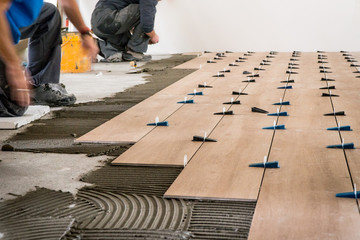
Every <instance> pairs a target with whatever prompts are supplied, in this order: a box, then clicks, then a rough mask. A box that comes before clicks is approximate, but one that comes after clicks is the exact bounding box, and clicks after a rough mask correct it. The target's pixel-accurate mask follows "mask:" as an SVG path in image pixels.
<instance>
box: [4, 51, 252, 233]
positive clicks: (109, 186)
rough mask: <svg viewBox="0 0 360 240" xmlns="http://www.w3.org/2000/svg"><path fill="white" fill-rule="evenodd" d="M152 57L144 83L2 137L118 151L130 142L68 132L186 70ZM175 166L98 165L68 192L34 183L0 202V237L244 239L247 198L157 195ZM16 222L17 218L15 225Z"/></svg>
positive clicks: (59, 147) (83, 128)
mask: <svg viewBox="0 0 360 240" xmlns="http://www.w3.org/2000/svg"><path fill="white" fill-rule="evenodd" d="M175 57H176V56H175ZM178 57H179V56H178ZM183 60H184V59H183V58H182V60H181V61H179V62H178V64H179V63H181V62H182V61H183ZM154 64H156V63H154V62H152V63H149V64H148V65H147V67H146V68H145V71H148V72H150V73H151V74H152V75H153V76H152V77H151V79H150V83H149V84H145V85H141V86H137V87H134V88H132V89H130V90H128V91H126V92H125V93H121V94H118V95H117V96H116V97H115V98H108V99H105V100H104V101H101V102H96V103H89V104H79V105H77V106H75V107H72V108H67V109H65V110H62V111H58V112H55V113H54V117H55V118H54V119H46V120H40V121H37V122H36V123H35V124H34V126H32V127H29V128H28V130H27V131H25V132H24V133H22V134H18V135H17V136H15V137H14V138H12V139H11V140H10V141H9V143H10V144H11V145H13V146H14V147H15V150H18V151H36V152H38V151H40V152H41V151H45V152H66V153H80V152H85V153H87V154H89V155H101V154H109V155H111V154H114V155H120V154H121V153H122V152H124V151H125V150H126V149H127V148H129V147H130V146H129V145H116V146H113V145H102V146H101V147H98V146H96V145H73V144H72V140H73V138H74V136H80V135H82V134H84V133H86V132H88V131H89V130H91V129H93V128H94V127H96V126H97V125H99V124H101V123H103V122H105V121H106V120H108V119H110V118H112V117H113V116H115V115H117V114H119V113H121V112H122V111H125V110H126V109H128V108H129V107H131V106H133V105H134V104H136V103H138V102H139V101H141V100H143V99H145V98H147V97H149V96H151V95H152V94H154V93H155V92H157V91H159V90H161V89H162V88H164V87H165V86H167V85H169V84H170V83H172V82H174V81H176V80H178V79H180V78H182V77H183V76H185V75H186V74H188V73H190V72H192V70H189V71H186V70H181V71H180V72H179V71H177V70H174V69H169V68H170V67H173V65H171V62H170V63H169V62H168V61H167V60H165V61H163V62H162V64H163V66H162V67H161V68H159V66H158V65H154ZM168 64H170V65H168ZM156 66H157V68H156V69H155V67H156ZM151 69H152V70H151ZM154 69H155V70H154ZM176 72H177V73H178V74H176ZM174 74H175V75H176V76H174ZM179 76H182V77H179ZM164 79H167V81H166V82H164V83H163V82H162V81H163V80H164ZM169 79H170V80H169ZM89 114H91V116H92V118H91V119H89V117H88V116H89ZM77 121H79V123H78V122H77ZM49 143H52V145H49ZM181 170H182V169H181V168H165V167H164V168H155V167H124V166H105V167H104V168H102V169H100V170H97V171H94V172H91V173H89V174H87V175H86V176H84V177H83V178H82V181H85V182H88V183H92V184H94V187H92V188H84V189H82V190H80V191H79V192H78V194H77V196H76V198H73V196H72V195H71V194H70V193H64V192H56V191H51V190H47V189H37V190H36V191H34V192H30V193H28V194H26V195H25V196H23V197H19V198H17V199H15V200H11V201H6V202H3V203H0V212H1V213H2V215H1V216H0V233H5V234H6V235H5V237H4V238H3V239H38V238H39V237H40V236H41V233H46V234H49V235H48V236H53V238H54V239H60V238H62V239H247V236H248V233H249V229H250V225H251V221H252V216H253V213H254V208H255V203H254V202H220V201H214V202H199V201H190V200H179V199H170V200H169V199H163V198H162V197H161V196H162V195H163V194H164V193H165V191H166V190H167V189H168V187H170V185H171V184H172V182H173V181H174V180H175V179H176V177H177V176H178V174H179V173H180V172H181ZM74 219H75V221H74ZM46 220H48V221H46ZM31 221H33V222H31ZM17 222H19V223H24V224H25V225H19V226H20V227H19V226H17V225H16V223H17ZM70 227H71V229H70ZM66 233H67V234H66ZM10 234H19V235H17V236H16V237H12V236H15V235H12V236H11V235H10ZM50 234H51V235H50ZM64 234H66V235H65V236H64ZM9 236H10V237H9Z"/></svg>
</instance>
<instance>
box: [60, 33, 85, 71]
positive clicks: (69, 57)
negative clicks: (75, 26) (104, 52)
mask: <svg viewBox="0 0 360 240" xmlns="http://www.w3.org/2000/svg"><path fill="white" fill-rule="evenodd" d="M62 40H63V44H62V45H61V72H63V73H81V72H89V71H90V70H91V58H90V57H89V56H88V54H87V52H86V50H85V49H84V48H83V47H82V46H81V37H80V34H79V33H65V35H63V36H62Z"/></svg>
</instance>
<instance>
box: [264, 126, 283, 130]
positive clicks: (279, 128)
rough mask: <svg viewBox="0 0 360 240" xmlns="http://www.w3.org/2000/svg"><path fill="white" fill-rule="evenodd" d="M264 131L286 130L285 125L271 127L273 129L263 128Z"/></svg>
mask: <svg viewBox="0 0 360 240" xmlns="http://www.w3.org/2000/svg"><path fill="white" fill-rule="evenodd" d="M263 129H270V130H272V129H278V130H285V125H276V126H271V127H263Z"/></svg>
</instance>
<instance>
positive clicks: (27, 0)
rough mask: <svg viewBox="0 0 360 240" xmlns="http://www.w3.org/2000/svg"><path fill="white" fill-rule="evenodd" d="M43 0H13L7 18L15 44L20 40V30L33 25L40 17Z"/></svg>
mask: <svg viewBox="0 0 360 240" xmlns="http://www.w3.org/2000/svg"><path fill="white" fill-rule="evenodd" d="M42 5H43V0H13V1H12V3H11V6H10V9H9V10H8V11H7V13H6V16H7V19H8V21H9V24H10V29H11V33H12V36H13V39H14V43H18V42H19V40H20V36H21V33H20V30H19V29H20V28H22V27H27V26H29V25H31V24H32V23H33V22H34V21H35V20H36V19H37V18H38V16H39V14H40V11H41V8H42Z"/></svg>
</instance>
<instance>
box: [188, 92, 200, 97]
mask: <svg viewBox="0 0 360 240" xmlns="http://www.w3.org/2000/svg"><path fill="white" fill-rule="evenodd" d="M188 95H192V96H194V95H204V94H203V92H196V93H189V94H188Z"/></svg>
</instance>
